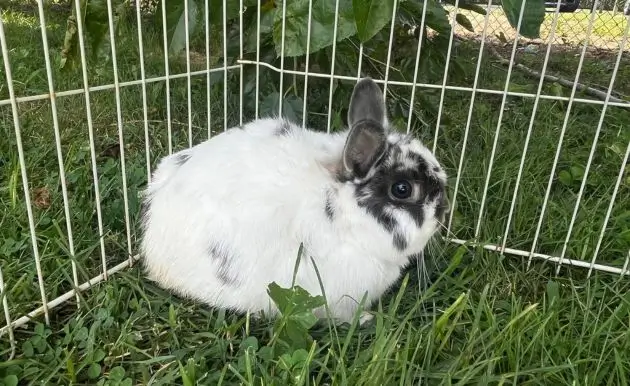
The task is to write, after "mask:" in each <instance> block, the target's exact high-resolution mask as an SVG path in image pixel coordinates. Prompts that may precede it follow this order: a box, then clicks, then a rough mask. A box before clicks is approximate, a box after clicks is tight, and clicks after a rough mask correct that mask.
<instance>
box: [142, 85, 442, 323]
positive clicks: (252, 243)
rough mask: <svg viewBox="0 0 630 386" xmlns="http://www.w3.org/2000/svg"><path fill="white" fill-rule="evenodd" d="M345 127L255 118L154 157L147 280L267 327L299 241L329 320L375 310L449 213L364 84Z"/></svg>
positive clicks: (412, 147) (409, 144) (147, 208)
mask: <svg viewBox="0 0 630 386" xmlns="http://www.w3.org/2000/svg"><path fill="white" fill-rule="evenodd" d="M348 125H349V129H347V130H345V131H343V132H340V133H333V134H327V133H325V132H318V131H311V130H309V129H307V128H303V127H300V126H297V125H294V124H292V123H290V122H288V121H286V120H283V119H275V118H266V119H259V120H256V121H253V122H250V123H248V124H246V125H244V126H242V127H235V128H232V129H230V130H228V131H226V132H224V133H221V134H219V135H217V136H215V137H213V138H211V139H209V140H207V141H205V142H203V143H201V144H198V145H196V146H194V147H192V148H190V149H186V150H182V151H180V152H177V153H174V154H172V155H170V156H167V157H165V158H164V159H162V160H161V161H160V163H159V165H158V166H157V169H156V170H155V172H154V174H153V178H152V181H151V183H150V184H149V186H148V187H147V189H146V191H145V192H144V198H143V214H142V240H141V256H142V261H143V265H144V268H145V270H146V273H147V275H148V277H149V278H150V279H151V280H153V281H155V282H156V283H157V284H158V285H160V286H162V287H163V288H166V289H169V290H171V291H172V292H174V293H176V294H178V295H180V296H185V297H189V298H192V299H196V300H198V301H201V302H203V303H206V304H208V305H210V306H213V307H219V308H225V309H230V310H234V311H240V312H246V311H249V312H251V313H257V312H260V311H264V313H265V314H267V315H269V316H275V315H277V312H278V310H277V308H276V307H275V304H274V303H273V302H272V301H271V299H270V298H269V295H268V293H267V286H268V285H269V284H270V283H271V282H274V281H275V282H276V283H278V285H280V286H284V287H289V286H290V285H291V283H292V280H293V273H294V268H295V263H296V258H297V254H298V250H299V247H300V244H302V245H303V255H302V259H301V262H300V265H299V268H298V270H297V273H296V277H295V284H296V285H299V286H301V287H303V288H304V289H306V290H307V291H309V292H310V293H311V294H312V295H322V292H321V287H320V282H319V280H318V276H317V273H316V271H315V268H314V267H313V262H314V263H315V265H316V266H317V269H318V270H319V273H320V275H321V282H322V284H323V287H324V290H325V295H326V299H327V302H328V306H329V308H330V311H331V313H332V317H333V318H335V319H336V320H337V321H338V322H350V321H351V320H352V318H353V317H354V315H355V313H356V311H357V309H358V306H359V303H360V301H361V299H362V298H363V296H364V294H366V293H367V302H368V303H367V305H369V304H372V303H373V302H374V301H375V300H377V299H378V298H379V297H380V296H381V295H382V294H383V293H384V292H385V291H386V290H388V289H389V287H390V286H391V285H392V284H394V283H395V282H396V281H397V279H398V278H399V277H400V275H401V270H402V269H404V268H405V266H407V265H408V263H409V262H410V260H411V259H414V258H422V251H423V249H424V248H425V246H426V244H427V242H428V241H429V240H430V239H431V238H432V237H433V236H434V234H435V233H436V231H437V230H438V229H439V228H440V227H441V224H442V223H443V221H444V217H445V214H446V211H447V210H448V205H449V202H448V199H447V195H446V174H445V172H444V170H443V168H442V167H441V165H440V163H439V162H438V161H437V159H436V158H435V157H434V155H433V154H432V153H431V152H430V151H429V150H428V149H427V148H426V147H425V146H424V145H423V144H422V143H421V142H420V141H419V140H418V139H414V138H412V137H411V136H408V135H403V134H400V133H398V132H396V131H394V130H392V129H391V128H390V124H389V121H388V118H387V116H386V112H385V105H384V101H383V96H382V93H381V89H380V88H379V86H378V85H377V84H376V83H375V82H374V81H373V80H372V79H370V78H363V79H361V80H360V81H359V82H358V83H357V84H356V86H355V88H354V91H353V94H352V98H351V100H350V105H349V112H348ZM367 309H369V308H367ZM315 313H316V315H317V316H318V317H320V318H324V317H326V312H325V309H323V308H322V309H318V310H315ZM369 319H370V316H369V313H368V312H367V311H364V314H363V315H362V322H364V321H366V320H369Z"/></svg>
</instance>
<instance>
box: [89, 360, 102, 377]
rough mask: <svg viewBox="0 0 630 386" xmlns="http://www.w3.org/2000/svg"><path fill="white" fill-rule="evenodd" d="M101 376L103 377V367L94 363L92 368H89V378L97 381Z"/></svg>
mask: <svg viewBox="0 0 630 386" xmlns="http://www.w3.org/2000/svg"><path fill="white" fill-rule="evenodd" d="M99 375H101V365H99V364H98V363H92V364H91V365H90V367H88V371H87V376H88V378H90V379H96V378H98V376H99Z"/></svg>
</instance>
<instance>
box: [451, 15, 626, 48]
mask: <svg viewBox="0 0 630 386" xmlns="http://www.w3.org/2000/svg"><path fill="white" fill-rule="evenodd" d="M484 7H485V5H484ZM447 8H448V9H451V10H452V9H454V7H453V6H448V7H447ZM549 11H550V12H548V13H546V14H545V19H544V21H543V23H542V25H541V27H540V39H535V40H541V41H546V40H547V39H548V38H549V35H550V34H551V27H552V23H553V17H554V13H553V12H552V11H553V9H552V8H549ZM459 13H461V14H463V15H465V16H466V17H467V18H468V19H469V20H470V21H471V23H472V26H473V28H474V30H475V32H474V34H476V35H479V36H481V33H482V32H483V28H484V15H480V14H478V13H475V12H472V11H468V10H460V11H459ZM590 16H591V12H590V10H588V9H578V10H576V11H575V12H570V13H560V14H559V15H558V21H557V26H556V32H555V38H554V43H555V44H564V45H574V46H578V45H582V44H584V40H585V39H586V38H587V37H588V26H589V23H590ZM627 23H628V20H627V19H626V17H625V16H624V15H623V13H622V12H617V13H613V12H612V11H600V12H597V14H596V15H595V20H594V22H593V29H592V32H591V39H590V41H589V45H591V46H592V47H597V48H608V49H616V48H618V46H619V42H620V41H621V38H622V36H623V33H624V31H625V28H626V25H627ZM457 32H458V33H461V34H465V35H467V34H473V33H471V32H470V31H467V30H466V29H464V28H463V27H459V28H458V29H457ZM487 33H488V37H489V38H492V37H495V36H497V35H500V34H503V35H504V36H505V38H506V39H508V40H512V39H514V36H515V34H514V28H512V27H511V26H510V23H509V22H508V19H507V17H506V16H505V13H504V12H503V9H502V8H501V7H496V8H494V9H493V10H492V11H490V16H489V19H488V30H487ZM626 49H628V48H626Z"/></svg>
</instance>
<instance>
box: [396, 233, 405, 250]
mask: <svg viewBox="0 0 630 386" xmlns="http://www.w3.org/2000/svg"><path fill="white" fill-rule="evenodd" d="M394 246H395V247H396V249H398V250H399V251H404V250H405V248H407V239H405V235H403V234H402V233H400V232H395V233H394Z"/></svg>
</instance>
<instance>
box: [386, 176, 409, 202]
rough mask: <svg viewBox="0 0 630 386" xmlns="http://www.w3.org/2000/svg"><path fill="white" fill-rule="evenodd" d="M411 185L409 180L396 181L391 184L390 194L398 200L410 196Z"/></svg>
mask: <svg viewBox="0 0 630 386" xmlns="http://www.w3.org/2000/svg"><path fill="white" fill-rule="evenodd" d="M412 189H413V188H412V186H411V184H410V183H409V181H405V180H402V181H397V182H395V183H394V184H393V185H392V188H391V191H392V195H393V196H394V197H396V198H398V199H400V200H404V199H407V198H409V197H411V191H412Z"/></svg>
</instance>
